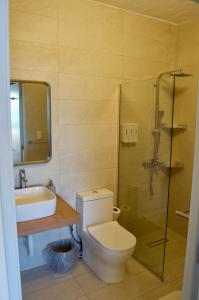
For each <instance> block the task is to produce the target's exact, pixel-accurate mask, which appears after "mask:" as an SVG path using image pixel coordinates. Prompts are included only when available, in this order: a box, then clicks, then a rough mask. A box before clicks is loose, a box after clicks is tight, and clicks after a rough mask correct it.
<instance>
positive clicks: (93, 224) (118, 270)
mask: <svg viewBox="0 0 199 300" xmlns="http://www.w3.org/2000/svg"><path fill="white" fill-rule="evenodd" d="M93 198H94V199H93ZM112 209H113V193H112V192H110V191H108V190H106V189H102V190H97V191H94V192H93V191H90V192H86V193H85V192H84V193H79V194H77V210H78V212H79V213H80V217H81V224H80V225H79V227H78V229H79V233H80V235H81V238H82V246H83V260H84V261H85V263H86V264H87V265H88V266H89V267H90V268H91V269H92V271H93V272H94V273H95V274H96V275H97V276H98V277H99V278H100V279H101V280H103V281H105V282H108V283H114V282H120V281H122V280H123V279H124V276H125V267H126V262H127V260H128V258H129V257H130V256H131V255H132V253H133V251H134V249H135V246H136V238H135V237H134V235H133V234H131V233H130V232H129V231H127V230H126V229H125V228H123V227H122V226H121V225H120V224H119V223H118V222H117V221H113V220H112V218H113V217H112Z"/></svg>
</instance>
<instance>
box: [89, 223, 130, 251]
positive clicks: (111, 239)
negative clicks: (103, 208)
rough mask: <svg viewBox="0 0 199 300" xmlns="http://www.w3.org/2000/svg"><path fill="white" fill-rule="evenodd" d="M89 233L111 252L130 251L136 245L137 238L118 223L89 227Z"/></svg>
mask: <svg viewBox="0 0 199 300" xmlns="http://www.w3.org/2000/svg"><path fill="white" fill-rule="evenodd" d="M88 232H89V233H90V234H91V235H92V236H93V237H94V238H95V239H96V240H97V241H98V242H99V243H100V244H102V246H104V247H105V248H107V249H109V250H114V251H122V250H128V249H131V248H133V247H134V246H135V244H136V238H135V236H134V235H133V234H131V233H130V232H129V231H127V230H126V229H125V228H123V227H122V226H120V225H119V224H118V222H117V221H111V222H107V223H103V224H99V225H94V226H89V227H88Z"/></svg>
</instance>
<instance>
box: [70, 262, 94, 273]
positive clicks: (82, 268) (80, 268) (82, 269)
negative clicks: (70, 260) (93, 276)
mask: <svg viewBox="0 0 199 300" xmlns="http://www.w3.org/2000/svg"><path fill="white" fill-rule="evenodd" d="M90 272H91V270H90V268H89V267H88V266H87V265H86V264H85V263H84V262H83V260H82V259H79V260H78V261H77V263H76V265H75V267H74V268H73V269H72V271H71V275H72V276H73V277H77V276H80V275H84V274H87V273H90Z"/></svg>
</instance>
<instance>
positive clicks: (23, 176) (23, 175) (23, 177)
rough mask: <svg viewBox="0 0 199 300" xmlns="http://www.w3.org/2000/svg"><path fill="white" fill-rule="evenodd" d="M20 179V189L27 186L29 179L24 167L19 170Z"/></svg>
mask: <svg viewBox="0 0 199 300" xmlns="http://www.w3.org/2000/svg"><path fill="white" fill-rule="evenodd" d="M19 181H20V189H22V188H23V184H24V187H25V188H26V184H27V182H28V179H27V178H26V171H25V170H24V169H20V170H19Z"/></svg>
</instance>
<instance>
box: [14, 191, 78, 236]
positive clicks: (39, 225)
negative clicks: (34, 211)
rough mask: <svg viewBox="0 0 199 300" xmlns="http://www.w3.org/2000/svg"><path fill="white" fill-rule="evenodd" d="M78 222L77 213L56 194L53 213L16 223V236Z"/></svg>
mask: <svg viewBox="0 0 199 300" xmlns="http://www.w3.org/2000/svg"><path fill="white" fill-rule="evenodd" d="M78 223H80V216H79V214H78V213H77V212H76V211H75V210H74V209H73V208H72V207H71V206H70V205H68V204H67V203H66V202H65V201H64V200H63V199H62V198H61V197H60V196H59V195H57V207H56V212H55V214H54V215H52V216H50V217H45V218H41V219H37V220H33V221H25V222H18V223H17V231H18V237H20V236H27V235H30V234H34V233H38V232H43V231H47V230H51V229H55V228H60V227H64V226H68V225H72V224H78Z"/></svg>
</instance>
